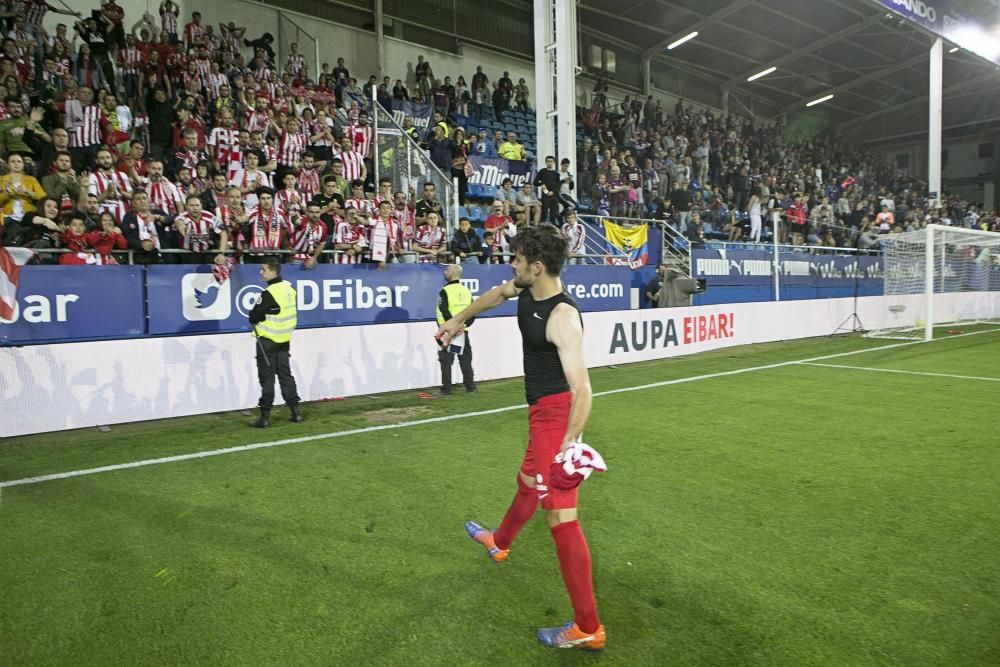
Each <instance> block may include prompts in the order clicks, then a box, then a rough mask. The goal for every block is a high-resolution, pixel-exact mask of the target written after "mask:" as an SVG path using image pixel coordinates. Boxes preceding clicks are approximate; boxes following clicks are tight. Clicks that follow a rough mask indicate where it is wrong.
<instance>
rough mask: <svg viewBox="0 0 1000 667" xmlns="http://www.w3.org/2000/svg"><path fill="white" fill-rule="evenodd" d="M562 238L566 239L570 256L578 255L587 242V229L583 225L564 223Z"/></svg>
mask: <svg viewBox="0 0 1000 667" xmlns="http://www.w3.org/2000/svg"><path fill="white" fill-rule="evenodd" d="M562 233H563V236H565V237H566V239H567V241H568V245H569V252H570V253H571V254H580V253H581V252H583V250H584V243H585V242H586V240H587V228H586V227H584V226H583V223H580V222H577V223H576V224H570V223H568V222H567V223H566V224H564V225H563V226H562Z"/></svg>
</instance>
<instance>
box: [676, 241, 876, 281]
mask: <svg viewBox="0 0 1000 667" xmlns="http://www.w3.org/2000/svg"><path fill="white" fill-rule="evenodd" d="M691 257H692V263H691V265H692V267H693V268H694V277H695V278H705V279H707V280H708V283H709V285H716V286H721V285H732V286H747V285H768V284H770V283H771V282H772V281H773V280H774V276H773V267H774V255H773V254H772V253H770V252H767V251H762V250H714V249H707V248H704V249H696V250H694V251H693V252H692V253H691ZM778 270H779V273H778V275H779V278H780V280H781V281H782V282H783V283H784V284H787V285H809V286H813V287H835V286H844V285H849V284H850V285H853V284H854V282H855V281H859V282H860V284H863V285H865V286H866V287H877V286H879V285H880V284H881V281H882V274H883V269H882V258H881V257H877V256H861V257H853V256H848V255H807V254H805V253H802V252H782V253H779V255H778Z"/></svg>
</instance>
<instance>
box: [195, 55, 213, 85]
mask: <svg viewBox="0 0 1000 667" xmlns="http://www.w3.org/2000/svg"><path fill="white" fill-rule="evenodd" d="M194 67H195V70H197V72H198V76H200V77H201V83H202V85H207V84H208V75H209V74H211V73H212V61H210V60H209V59H208V58H198V59H196V60H195V61H194Z"/></svg>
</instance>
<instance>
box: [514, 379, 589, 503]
mask: <svg viewBox="0 0 1000 667" xmlns="http://www.w3.org/2000/svg"><path fill="white" fill-rule="evenodd" d="M572 402H573V395H572V394H571V393H570V392H568V391H564V392H562V393H561V394H550V395H548V396H543V397H542V398H540V399H538V401H537V402H536V403H535V404H534V405H531V406H529V407H528V431H529V434H530V435H529V438H528V449H527V451H525V452H524V459H522V461H521V473H522V474H524V475H525V476H526V477H533V478H534V479H535V485H536V486H535V489H536V491H537V492H538V500H539V501H540V502H541V504H542V509H547V510H563V509H569V508H571V507H576V491H577V490H576V489H572V490H570V491H560V490H558V489H552V488H549V481H548V480H549V467H550V466H551V465H552V462H553V460H554V459H555V457H556V454H558V453H559V447H560V446H561V445H562V442H563V436H565V435H566V428H567V427H568V426H569V409H570V405H571V404H572Z"/></svg>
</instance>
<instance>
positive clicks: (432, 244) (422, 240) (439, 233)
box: [414, 225, 444, 262]
mask: <svg viewBox="0 0 1000 667" xmlns="http://www.w3.org/2000/svg"><path fill="white" fill-rule="evenodd" d="M414 241H415V242H416V245H418V246H420V247H421V248H426V249H428V250H436V249H438V248H440V247H441V246H442V245H444V228H443V227H441V226H440V225H438V226H436V227H431V226H430V225H420V228H419V229H417V235H416V237H415V238H414ZM420 261H421V262H433V261H435V259H434V257H433V256H432V255H423V254H422V255H420Z"/></svg>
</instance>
